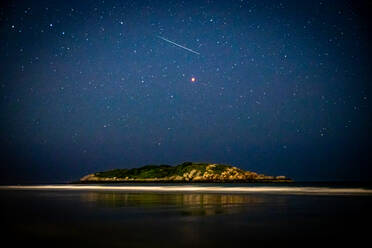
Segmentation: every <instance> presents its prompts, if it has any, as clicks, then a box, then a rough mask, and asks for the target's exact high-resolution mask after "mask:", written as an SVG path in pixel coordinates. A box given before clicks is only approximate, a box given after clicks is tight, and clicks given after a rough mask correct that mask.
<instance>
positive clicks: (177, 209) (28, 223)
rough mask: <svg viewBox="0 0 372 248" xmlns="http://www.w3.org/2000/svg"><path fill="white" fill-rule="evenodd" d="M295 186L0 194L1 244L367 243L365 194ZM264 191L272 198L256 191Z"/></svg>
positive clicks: (369, 198)
mask: <svg viewBox="0 0 372 248" xmlns="http://www.w3.org/2000/svg"><path fill="white" fill-rule="evenodd" d="M129 186H130V185H129ZM219 186H221V185H219ZM261 186H262V185H261ZM295 186H296V185H294V186H289V187H292V188H293V190H292V191H290V190H288V187H287V189H286V190H285V189H284V188H283V189H282V190H281V188H280V187H278V186H277V185H268V186H265V185H263V186H262V187H253V188H257V189H258V190H253V191H248V192H228V191H227V192H221V191H220V190H218V188H217V190H214V191H213V192H211V191H209V192H204V191H203V190H199V189H198V190H195V192H194V191H190V190H189V191H187V190H184V191H183V190H182V189H181V190H178V191H173V192H167V191H166V190H163V191H159V190H156V189H154V190H151V191H143V190H142V191H141V190H140V189H139V190H138V191H131V190H129V191H128V190H127V189H125V188H122V189H116V188H107V189H105V188H104V187H107V186H102V187H98V188H94V187H93V188H78V187H79V186H74V187H75V188H68V189H66V188H58V187H57V188H53V187H45V188H7V187H5V188H4V187H2V188H1V189H0V197H1V198H0V199H1V212H0V213H1V215H0V217H1V225H2V227H3V231H2V233H1V234H2V235H1V236H2V243H4V242H6V241H11V244H12V247H19V246H20V245H24V246H29V247H32V246H33V245H34V244H35V245H37V246H39V247H40V246H49V247H56V246H58V247H249V246H252V245H255V247H257V246H261V247H262V246H266V245H275V246H277V245H280V246H283V245H284V246H291V247H293V246H297V247H301V246H303V245H316V246H319V245H320V246H323V245H324V243H325V242H326V243H327V244H330V245H332V247H333V246H335V245H340V244H343V245H345V244H350V245H353V246H354V247H355V245H357V244H362V243H363V242H365V241H366V242H368V243H370V239H371V227H370V225H371V224H372V222H371V220H372V218H371V217H372V214H371V211H372V191H371V190H370V189H368V188H367V190H366V188H365V187H364V188H363V187H362V188H361V187H359V186H358V187H349V186H348V187H344V186H337V185H332V186H331V187H330V186H329V185H328V186H325V185H317V187H316V188H314V187H309V186H305V187H304V186H303V185H301V187H295ZM297 186H298V185H297ZM312 186H314V185H312ZM113 187H116V186H113ZM144 187H146V186H144ZM164 187H165V188H166V187H170V188H172V186H164ZM202 187H206V188H208V187H207V186H202ZM226 187H227V186H225V188H226ZM239 187H241V188H249V187H251V186H249V185H239ZM268 187H269V188H270V187H272V188H271V190H261V189H267V188H268ZM251 188H252V187H251ZM306 188H307V189H309V188H311V189H312V190H310V191H309V190H306ZM316 189H317V190H316ZM333 189H338V191H337V190H336V191H334V190H333ZM348 189H349V190H348ZM350 189H351V190H350ZM207 191H208V190H207Z"/></svg>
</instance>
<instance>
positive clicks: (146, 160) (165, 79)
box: [0, 0, 372, 183]
mask: <svg viewBox="0 0 372 248" xmlns="http://www.w3.org/2000/svg"><path fill="white" fill-rule="evenodd" d="M370 11H371V4H368V1H359V2H358V1H356V2H355V1H262V0H260V1H223V0H221V1H165V0H162V1H10V2H7V3H2V4H1V9H0V116H1V124H0V138H1V147H0V148H1V161H0V162H1V171H0V174H1V176H0V179H1V182H2V183H17V182H47V181H49V182H53V181H56V182H57V181H58V182H62V181H69V180H74V179H77V178H79V177H81V176H82V175H84V174H87V173H91V172H95V171H101V170H106V169H112V168H130V167H137V166H140V165H144V164H160V163H162V164H177V163H179V162H183V161H206V162H208V161H210V162H216V163H227V164H233V165H236V166H238V167H241V168H244V169H247V170H252V171H257V172H260V173H265V174H269V175H282V174H284V175H287V176H290V177H292V178H294V179H295V180H366V179H368V178H369V177H370V176H371V175H372V173H371V171H372V170H371V168H370V167H369V165H368V163H369V161H370V148H369V145H371V143H372V142H371V134H370V133H371V132H370V130H371V129H370V128H371V104H370V102H371V86H370V84H371V78H372V77H371V76H372V71H371V69H372V68H371V63H370V57H371V47H370V46H371V45H370V41H371V35H370V33H371V26H370V24H368V15H369V14H370V13H371V12H370ZM158 36H161V37H165V38H166V39H168V40H171V41H173V42H175V43H177V44H179V45H181V46H184V47H186V48H188V49H192V50H193V51H196V52H197V53H200V55H198V54H195V53H192V52H190V51H188V50H186V49H182V48H180V47H178V46H175V45H173V44H171V43H170V42H167V41H165V40H162V39H160V38H159V37H158ZM192 77H195V79H196V81H195V82H191V78H192Z"/></svg>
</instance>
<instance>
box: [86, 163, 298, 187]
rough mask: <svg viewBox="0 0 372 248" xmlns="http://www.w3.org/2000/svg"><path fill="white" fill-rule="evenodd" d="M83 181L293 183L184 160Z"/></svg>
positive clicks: (221, 166) (122, 170)
mask: <svg viewBox="0 0 372 248" xmlns="http://www.w3.org/2000/svg"><path fill="white" fill-rule="evenodd" d="M79 182H80V183H116V182H141V183H142V182H163V183H167V182H171V183H173V182H174V183H186V182H197V183H202V182H206V183H231V182H264V183H267V182H292V180H291V179H289V178H287V177H285V176H266V175H263V174H258V173H256V172H251V171H245V170H242V169H239V168H237V167H234V166H231V165H224V164H212V163H195V162H184V163H182V164H179V165H176V166H171V165H146V166H143V167H140V168H132V169H115V170H109V171H104V172H96V173H94V174H89V175H86V176H84V177H82V178H81V179H80V181H79Z"/></svg>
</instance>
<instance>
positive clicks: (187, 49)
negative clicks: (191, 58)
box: [156, 36, 200, 55]
mask: <svg viewBox="0 0 372 248" xmlns="http://www.w3.org/2000/svg"><path fill="white" fill-rule="evenodd" d="M156 37H158V38H159V39H162V40H164V41H166V42H169V43H171V44H173V45H175V46H178V47H181V48H183V49H185V50H186V51H189V52H192V53H195V54H197V55H200V53H198V52H195V51H194V50H191V49H190V48H187V47H184V46H181V45H180V44H177V43H176V42H173V41H171V40H168V39H166V38H164V37H161V36H156Z"/></svg>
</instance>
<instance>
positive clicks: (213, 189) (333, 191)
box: [0, 185, 372, 195]
mask: <svg viewBox="0 0 372 248" xmlns="http://www.w3.org/2000/svg"><path fill="white" fill-rule="evenodd" d="M0 190H79V191H122V192H164V193H172V192H178V193H188V192H192V193H198V192H200V193H267V194H324V195H372V189H365V188H331V187H297V186H293V187H288V186H252V187H249V186H247V187H238V186H236V187H235V186H234V187H229V186H192V185H191V186H189V185H187V186H186V185H182V186H163V185H162V186H143V185H141V186H128V185H125V186H124V185H115V186H112V185H14V186H0Z"/></svg>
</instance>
